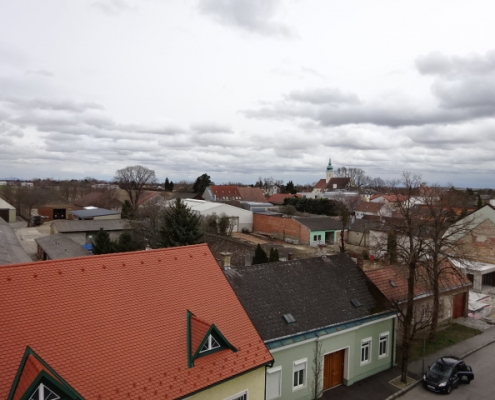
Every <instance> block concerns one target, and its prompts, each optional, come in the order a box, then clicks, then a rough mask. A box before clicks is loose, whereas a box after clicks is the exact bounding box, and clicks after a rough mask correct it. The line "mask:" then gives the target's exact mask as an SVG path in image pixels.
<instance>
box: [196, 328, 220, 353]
mask: <svg viewBox="0 0 495 400" xmlns="http://www.w3.org/2000/svg"><path fill="white" fill-rule="evenodd" d="M205 346H206V348H205ZM221 347H222V346H221V344H220V343H219V342H218V340H216V339H215V338H214V337H213V336H212V335H211V333H210V334H209V335H208V339H207V340H206V341H205V343H204V344H203V348H202V349H201V350H200V351H199V352H200V353H207V352H209V351H212V350H215V349H219V348H221Z"/></svg>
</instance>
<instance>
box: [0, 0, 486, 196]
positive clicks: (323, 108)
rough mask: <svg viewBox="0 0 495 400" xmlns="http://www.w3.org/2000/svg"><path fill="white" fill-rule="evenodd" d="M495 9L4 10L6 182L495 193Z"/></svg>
mask: <svg viewBox="0 0 495 400" xmlns="http://www.w3.org/2000/svg"><path fill="white" fill-rule="evenodd" d="M494 15H495V2H494V1H493V0H486V1H483V0H479V1H478V0H435V1H431V0H428V1H423V0H414V1H408V0H404V1H397V0H373V1H370V0H346V1H329V0H43V1H39V0H2V1H1V2H0V178H10V177H16V178H20V179H31V178H45V177H49V178H54V179H65V178H84V177H87V176H92V177H96V178H100V179H111V178H112V177H113V176H114V174H115V171H116V170H117V169H120V168H123V167H125V166H128V165H136V164H140V165H144V166H146V167H148V168H151V169H154V170H155V171H156V174H157V177H158V179H159V180H160V181H162V182H163V180H164V179H165V177H169V179H172V180H173V181H178V180H182V179H186V180H194V179H195V178H196V177H197V176H199V175H201V174H202V173H205V172H206V173H208V174H209V175H210V176H211V178H212V180H213V181H215V182H216V183H226V182H229V181H235V182H245V183H254V182H255V181H256V180H257V178H258V177H259V176H263V177H269V176H272V177H273V178H275V179H280V180H284V181H285V182H287V181H288V180H293V181H294V182H295V183H311V182H315V181H317V180H318V179H320V178H323V177H324V171H325V167H326V164H327V162H328V159H329V158H330V157H331V158H332V163H333V165H334V167H335V168H337V167H339V166H343V165H345V166H349V167H358V168H362V169H364V170H365V171H366V173H367V174H368V175H370V176H372V177H382V178H384V179H387V178H394V177H399V175H400V173H401V171H410V172H414V173H418V174H421V175H422V176H423V178H424V179H425V180H426V181H428V182H430V183H439V184H447V183H453V184H455V185H458V186H468V187H495V182H494V178H493V177H494V172H495V162H494V159H495V24H494V23H493V18H494Z"/></svg>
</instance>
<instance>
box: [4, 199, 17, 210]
mask: <svg viewBox="0 0 495 400" xmlns="http://www.w3.org/2000/svg"><path fill="white" fill-rule="evenodd" d="M0 209H7V210H15V207H14V206H13V205H11V204H9V203H7V202H6V201H5V200H4V199H2V198H1V197H0Z"/></svg>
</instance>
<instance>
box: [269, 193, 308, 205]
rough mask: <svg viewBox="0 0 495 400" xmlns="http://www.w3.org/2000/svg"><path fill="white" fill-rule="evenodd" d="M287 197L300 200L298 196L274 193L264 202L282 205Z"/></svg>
mask: <svg viewBox="0 0 495 400" xmlns="http://www.w3.org/2000/svg"><path fill="white" fill-rule="evenodd" d="M287 197H297V198H302V196H301V195H300V194H290V193H275V194H272V195H271V196H270V197H269V198H268V199H267V200H266V201H268V203H272V204H283V203H284V200H285V199H286V198H287Z"/></svg>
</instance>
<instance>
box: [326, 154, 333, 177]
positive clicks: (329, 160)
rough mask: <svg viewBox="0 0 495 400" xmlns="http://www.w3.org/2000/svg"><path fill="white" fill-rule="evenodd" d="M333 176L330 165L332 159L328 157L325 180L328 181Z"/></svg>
mask: <svg viewBox="0 0 495 400" xmlns="http://www.w3.org/2000/svg"><path fill="white" fill-rule="evenodd" d="M332 178H333V167H332V159H331V158H329V159H328V165H327V176H326V181H327V183H328V181H329V180H330V179H332Z"/></svg>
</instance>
